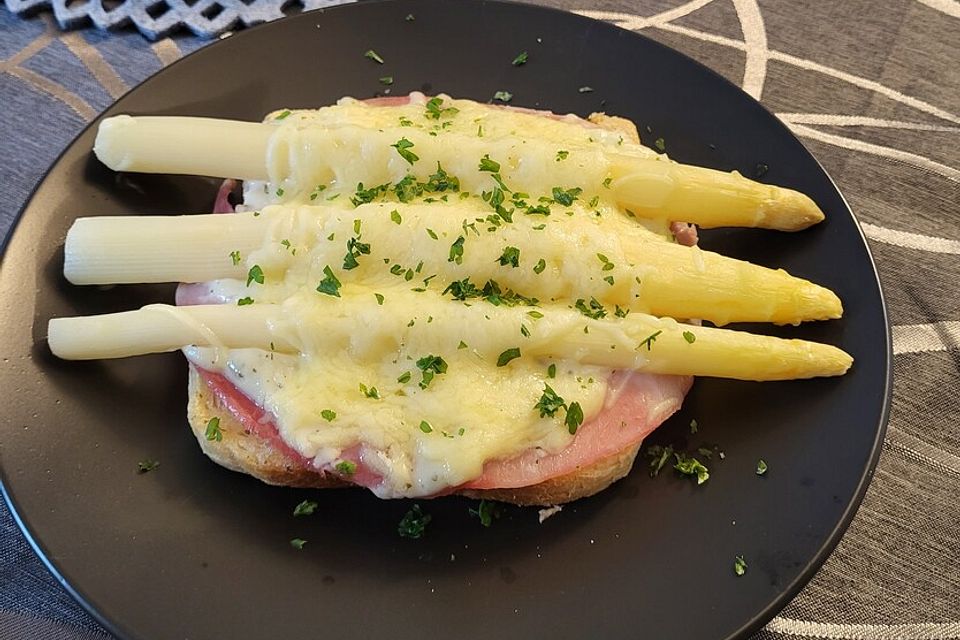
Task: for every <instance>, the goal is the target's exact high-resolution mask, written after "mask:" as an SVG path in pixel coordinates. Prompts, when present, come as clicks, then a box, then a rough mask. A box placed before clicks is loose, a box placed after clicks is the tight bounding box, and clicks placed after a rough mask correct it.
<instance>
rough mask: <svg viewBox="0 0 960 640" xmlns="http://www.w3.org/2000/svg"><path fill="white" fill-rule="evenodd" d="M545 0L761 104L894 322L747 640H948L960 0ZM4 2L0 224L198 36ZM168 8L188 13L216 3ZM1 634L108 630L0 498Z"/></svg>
mask: <svg viewBox="0 0 960 640" xmlns="http://www.w3.org/2000/svg"><path fill="white" fill-rule="evenodd" d="M538 1H540V2H543V3H544V4H551V5H555V6H561V7H564V8H567V9H571V10H574V11H577V12H579V13H582V14H585V15H588V16H592V17H595V18H598V19H601V20H607V21H610V22H613V23H615V24H617V25H619V26H621V27H623V28H625V29H632V30H635V31H642V32H643V33H644V34H646V35H648V36H650V37H652V38H654V39H656V40H659V41H661V42H664V43H666V44H668V45H670V46H672V47H674V48H676V49H679V50H680V51H683V52H685V53H687V54H689V55H691V56H692V57H694V58H696V59H698V60H700V61H702V62H703V63H704V64H706V65H708V66H710V67H712V68H713V69H715V70H716V71H718V72H720V73H722V74H723V75H725V76H726V77H727V78H729V79H730V80H732V81H733V82H736V83H738V84H739V85H740V86H742V87H743V89H744V90H745V91H746V92H747V93H749V94H750V95H751V96H753V97H755V98H757V99H758V100H761V101H762V102H763V104H764V105H766V107H767V108H768V109H770V110H771V111H773V112H774V113H776V114H777V116H778V117H779V118H780V119H781V120H782V121H783V122H785V123H786V124H787V125H788V126H789V127H790V129H792V130H793V131H794V133H796V134H797V135H798V136H799V137H800V138H801V140H803V142H804V144H806V145H807V147H808V148H809V149H810V150H811V151H812V152H813V153H814V155H816V157H817V158H819V159H820V161H821V162H822V163H823V164H824V166H825V167H826V169H827V171H828V172H829V173H830V175H832V176H833V178H834V179H835V180H836V181H837V183H838V184H839V186H840V189H841V190H842V191H843V193H844V194H845V195H846V197H847V199H848V200H849V202H850V204H851V206H852V207H853V209H854V211H856V212H857V215H858V216H859V218H860V221H861V224H862V226H863V230H864V232H865V234H866V236H867V238H868V239H869V242H870V248H871V250H872V251H873V254H874V256H875V258H876V261H877V265H878V268H879V271H880V276H881V278H882V281H883V285H884V289H885V292H886V295H887V300H888V303H889V306H890V316H891V319H892V322H893V324H894V325H895V326H894V330H893V345H894V352H895V358H894V371H895V388H894V397H893V409H892V418H891V421H890V427H889V430H888V433H887V437H886V440H885V442H884V450H883V455H882V457H881V458H880V464H879V466H878V468H877V471H876V476H875V478H874V480H873V484H872V485H871V486H870V489H869V491H868V492H867V496H866V499H865V501H864V503H863V505H862V506H861V507H860V510H859V512H858V514H857V516H856V519H855V520H854V522H853V525H852V526H851V527H850V529H849V531H848V532H847V534H846V536H845V537H844V538H843V540H842V542H841V543H840V545H839V547H838V548H837V550H836V551H835V552H834V553H833V555H832V556H831V557H830V559H829V560H828V561H827V563H826V564H825V565H824V567H823V569H821V571H820V572H819V573H818V574H817V575H816V577H814V579H813V581H812V582H811V583H810V584H809V585H808V586H807V587H806V588H805V589H804V590H803V591H802V592H801V594H800V595H799V596H798V597H797V598H796V599H795V600H794V601H793V602H792V603H790V604H789V605H788V606H787V607H786V609H784V610H783V612H781V614H780V615H779V616H777V617H776V618H774V619H773V621H772V622H771V623H770V624H769V625H767V627H766V629H765V630H763V631H761V632H760V633H759V634H758V636H757V637H758V638H764V639H773V638H777V639H779V638H860V639H875V638H890V639H894V638H896V639H903V640H908V639H927V638H960V497H958V490H957V487H958V483H960V427H958V426H957V425H958V423H960V289H958V286H957V283H958V282H960V2H957V1H956V0H889V1H885V2H876V1H872V0H844V1H843V2H829V1H827V0H797V1H792V2H786V1H783V0H689V1H686V2H682V1H681V0H538ZM6 3H7V6H8V10H4V9H2V8H0V105H2V117H0V158H2V162H0V236H6V234H7V232H8V231H9V229H10V226H11V224H12V222H13V219H14V217H15V216H16V214H17V211H18V210H19V209H20V207H21V206H22V204H23V202H24V201H25V199H26V197H27V195H28V194H29V192H30V190H31V189H32V188H33V186H34V185H35V184H36V182H37V181H38V180H39V179H40V177H41V176H42V175H43V173H44V171H45V170H46V169H47V167H48V166H49V165H50V164H51V163H52V162H53V160H54V159H55V158H56V156H57V154H59V153H60V151H61V150H62V149H63V148H64V147H65V146H66V145H67V144H68V143H69V142H70V140H71V139H72V138H73V137H74V136H75V135H76V134H77V133H78V132H79V131H80V129H81V128H82V127H83V126H84V125H85V124H86V123H87V122H88V121H90V120H91V119H92V118H93V117H94V116H96V114H97V113H98V112H99V111H101V110H103V109H105V108H106V107H107V106H108V105H110V103H111V102H112V101H113V100H114V99H116V98H118V97H119V96H120V95H122V94H123V93H124V92H125V91H127V90H128V89H130V88H131V87H133V86H135V85H136V84H137V83H139V82H140V81H141V80H143V79H144V78H146V77H147V76H149V75H150V74H152V73H154V72H155V71H157V70H159V69H160V68H161V67H163V66H164V65H167V64H170V63H171V62H173V61H175V60H177V59H178V58H180V57H181V56H183V55H185V54H187V53H190V52H191V51H193V50H195V49H197V48H199V47H202V46H204V45H205V44H206V43H207V42H209V40H203V39H201V38H199V37H196V36H193V35H186V30H185V29H181V30H180V31H177V32H176V33H174V34H173V35H172V37H167V38H164V39H160V40H155V41H150V40H148V39H147V38H145V37H144V36H143V35H141V34H140V33H138V32H137V31H136V30H135V29H133V28H131V27H129V26H128V27H126V28H125V29H121V30H119V31H113V32H101V31H97V30H94V29H91V28H82V29H81V30H78V31H68V32H62V31H60V30H59V28H58V23H57V20H56V19H55V18H54V17H53V16H52V15H51V14H49V13H47V12H44V11H41V12H39V13H34V14H33V15H30V16H28V17H24V18H18V17H16V16H15V15H14V14H13V13H12V12H11V10H14V9H22V8H25V7H28V6H33V7H35V6H39V5H45V4H50V3H49V2H43V1H32V0H31V1H26V2H24V1H22V0H6ZM53 4H54V5H63V7H60V9H61V10H63V11H66V5H68V4H69V5H73V3H66V2H53ZM90 4H93V5H99V4H100V3H99V2H91V3H90ZM123 4H126V5H131V4H139V5H144V6H146V5H150V4H154V3H146V2H143V3H133V2H131V1H130V0H128V1H127V2H126V3H123ZM167 4H169V5H170V6H171V7H174V8H175V9H176V10H177V11H180V12H181V13H179V14H178V15H179V16H180V19H183V20H187V21H188V22H189V19H190V18H191V16H190V12H191V10H194V11H208V5H209V4H210V2H208V1H207V0H203V1H202V2H200V3H199V4H197V3H189V4H188V3H186V2H179V1H172V0H171V1H169V2H168V3H167ZM190 4H193V5H194V6H193V7H191V6H190ZM221 4H222V7H226V9H223V8H221V12H222V10H227V11H234V12H235V13H233V14H230V13H228V14H227V16H226V18H223V17H222V16H221V19H220V22H218V23H216V24H213V23H211V22H210V21H207V22H203V21H199V19H197V20H195V21H194V23H193V27H191V28H192V29H193V30H194V31H195V32H197V31H202V30H203V29H207V28H209V29H214V30H216V29H225V28H236V27H237V26H242V24H243V20H246V18H244V17H243V16H241V13H240V12H242V11H243V6H247V5H255V6H256V7H257V9H258V11H264V13H262V14H257V15H254V13H252V12H251V13H250V14H249V15H250V16H252V17H251V18H250V20H249V21H257V19H270V18H272V17H276V16H277V15H279V14H280V9H279V6H280V5H282V4H287V3H282V2H280V0H270V1H266V0H256V1H255V2H223V3H221ZM314 4H316V3H314ZM324 4H327V3H324ZM265 5H271V6H272V7H273V8H272V9H270V10H268V9H269V7H266V6H265ZM271 11H272V13H271ZM258 15H263V16H266V17H263V18H258V17H257V16H258ZM194 17H195V16H194ZM241 18H243V19H241ZM61 22H66V23H69V24H71V25H72V26H82V22H83V21H82V19H80V18H77V17H76V16H75V17H74V19H72V20H61ZM198 25H199V26H198ZM155 26H156V25H155ZM174 27H175V24H174V25H172V26H171V25H170V24H167V25H166V26H164V27H163V28H162V29H160V28H154V29H153V30H151V29H146V28H145V29H143V30H144V32H145V33H147V34H148V35H149V34H153V35H154V36H156V34H157V33H163V32H169V31H171V29H173V28H174ZM0 637H2V638H71V639H73V638H83V639H93V638H109V637H110V636H109V635H108V634H107V633H106V632H105V631H103V630H102V629H101V628H100V627H99V626H98V625H97V623H96V622H95V621H94V620H92V619H91V618H90V617H89V616H88V615H87V614H86V613H85V612H84V611H83V610H82V609H81V608H80V607H79V606H78V605H77V604H75V603H74V602H73V601H72V600H71V599H70V597H69V596H67V594H66V593H65V592H64V591H62V590H61V588H60V587H59V586H58V585H57V583H56V582H55V581H54V580H53V578H52V577H51V576H50V575H49V574H48V573H47V572H46V570H45V569H44V568H43V566H42V565H41V564H40V561H39V560H38V559H37V558H36V557H35V556H34V555H33V552H32V551H31V550H30V548H29V547H28V545H27V543H26V541H25V540H24V538H23V536H22V535H21V534H20V532H19V530H18V529H17V528H16V525H15V524H14V522H13V520H12V518H11V517H10V514H9V512H8V511H7V509H6V508H5V507H0Z"/></svg>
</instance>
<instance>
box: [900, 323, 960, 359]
mask: <svg viewBox="0 0 960 640" xmlns="http://www.w3.org/2000/svg"><path fill="white" fill-rule="evenodd" d="M957 348H960V321H957V320H946V321H943V322H933V323H930V324H901V325H897V326H894V327H893V354H894V355H900V354H901V353H926V352H929V351H947V350H948V349H957Z"/></svg>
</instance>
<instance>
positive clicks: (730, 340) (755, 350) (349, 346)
mask: <svg viewBox="0 0 960 640" xmlns="http://www.w3.org/2000/svg"><path fill="white" fill-rule="evenodd" d="M343 296H344V297H343V298H334V297H330V296H320V295H317V294H313V293H308V294H298V295H294V296H292V297H290V298H289V299H287V300H286V301H285V302H284V303H283V304H282V305H252V306H248V307H234V306H227V305H198V306H189V307H169V306H165V305H151V306H149V307H144V308H143V309H141V310H139V311H130V312H125V313H118V314H107V315H101V316H89V317H82V318H58V319H54V320H51V321H50V326H49V342H50V348H51V350H52V351H53V352H54V354H56V355H57V356H59V357H61V358H65V359H94V358H109V357H124V356H129V355H137V354H143V353H154V352H162V351H173V350H175V349H179V348H182V347H185V346H189V345H198V346H225V347H227V348H243V347H249V348H259V349H269V348H270V345H272V346H273V349H275V350H277V351H282V352H293V351H299V352H301V353H304V354H308V355H311V356H315V357H327V355H328V354H331V353H336V352H340V351H343V350H346V352H347V355H348V356H349V357H350V358H351V359H354V360H357V361H380V360H383V359H385V358H387V357H388V356H390V355H392V354H395V353H397V352H398V351H399V350H400V349H401V348H403V346H404V345H405V344H407V343H412V344H417V345H418V346H419V348H420V350H422V351H424V352H427V353H453V352H456V351H457V350H458V343H459V342H461V341H462V340H463V339H464V338H467V339H469V340H470V349H471V350H472V351H473V353H475V354H477V356H478V357H480V358H482V359H484V360H488V361H497V360H498V358H501V359H502V358H503V357H504V354H505V353H507V352H509V351H510V350H512V349H514V348H516V349H518V350H519V352H518V357H534V358H541V359H550V358H554V359H561V360H569V361H574V362H578V363H581V364H588V365H599V366H605V367H611V368H617V369H632V370H636V371H646V372H650V373H663V374H674V375H696V376H716V377H722V378H734V379H739V380H786V379H795V378H810V377H816V376H835V375H842V374H843V373H844V372H846V370H847V369H848V368H849V367H850V365H851V363H852V358H850V356H849V355H847V354H846V353H844V352H843V351H841V350H840V349H837V348H835V347H832V346H829V345H823V344H818V343H814V342H806V341H803V340H784V339H780V338H772V337H768V336H760V335H754V334H749V333H745V332H740V331H729V330H725V329H711V328H706V327H697V326H694V325H684V324H680V323H677V322H676V321H674V320H672V319H669V318H667V319H660V318H655V317H653V316H648V315H645V314H630V315H629V316H627V317H626V318H622V319H618V320H610V319H594V318H589V317H586V316H584V315H581V314H580V313H578V312H576V311H573V310H569V309H565V308H563V307H559V306H556V305H551V306H547V307H544V308H543V310H542V311H539V310H537V311H535V313H537V314H538V315H542V317H539V318H537V317H534V316H531V315H530V311H531V309H530V308H529V307H503V306H494V305H489V304H487V303H485V302H482V301H476V302H474V303H472V304H469V305H468V304H462V303H454V302H449V301H444V300H441V299H440V298H438V297H437V296H436V295H434V294H431V293H429V292H425V293H423V294H417V293H411V292H402V293H401V292H399V291H395V292H393V293H392V294H391V300H390V302H389V304H390V306H392V307H393V308H386V309H385V307H384V305H381V304H379V303H378V302H377V301H376V300H375V299H374V296H373V295H372V293H371V292H369V290H364V289H363V288H362V287H355V288H352V289H351V290H350V291H346V290H344V291H343ZM411 310H412V311H413V317H412V318H411V317H409V315H408V314H409V313H410V312H411ZM402 311H406V312H407V313H403V312H402ZM428 318H429V321H428ZM521 325H522V326H524V327H526V329H527V333H528V334H529V335H527V336H525V337H522V336H521V332H520V327H521ZM212 335H215V336H216V339H215V340H214V339H212V338H211V336H212Z"/></svg>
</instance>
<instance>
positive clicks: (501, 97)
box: [493, 91, 513, 102]
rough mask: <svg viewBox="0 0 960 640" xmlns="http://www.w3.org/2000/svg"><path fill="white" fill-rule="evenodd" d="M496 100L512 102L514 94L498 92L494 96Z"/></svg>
mask: <svg viewBox="0 0 960 640" xmlns="http://www.w3.org/2000/svg"><path fill="white" fill-rule="evenodd" d="M493 99H494V100H499V101H500V102H510V101H511V100H513V94H512V93H510V92H509V91H497V92H496V93H494V94H493Z"/></svg>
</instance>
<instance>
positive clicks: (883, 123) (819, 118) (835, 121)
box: [775, 113, 960, 133]
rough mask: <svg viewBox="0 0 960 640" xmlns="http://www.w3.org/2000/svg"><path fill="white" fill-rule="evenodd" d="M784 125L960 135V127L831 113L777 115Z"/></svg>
mask: <svg viewBox="0 0 960 640" xmlns="http://www.w3.org/2000/svg"><path fill="white" fill-rule="evenodd" d="M775 115H776V116H777V117H778V118H780V120H781V121H783V122H784V124H819V125H824V126H830V127H879V128H881V129H903V130H908V131H935V132H937V133H960V127H947V126H942V125H937V124H921V123H918V122H907V121H905V120H886V119H884V118H869V117H867V116H841V115H833V114H830V113H777V114H775Z"/></svg>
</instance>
